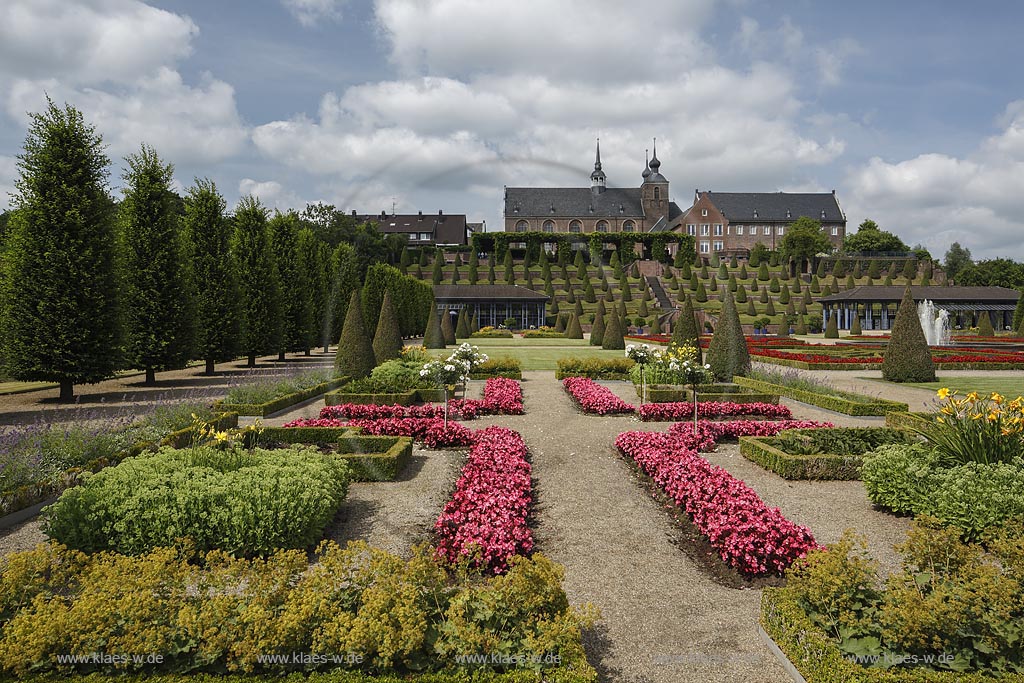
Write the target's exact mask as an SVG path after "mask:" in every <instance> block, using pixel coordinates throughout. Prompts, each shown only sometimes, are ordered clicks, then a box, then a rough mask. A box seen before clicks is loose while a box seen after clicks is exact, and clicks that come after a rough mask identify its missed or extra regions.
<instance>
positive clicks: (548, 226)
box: [516, 220, 636, 233]
mask: <svg viewBox="0 0 1024 683" xmlns="http://www.w3.org/2000/svg"><path fill="white" fill-rule="evenodd" d="M608 228H609V224H608V221H603V220H602V221H598V222H597V225H595V226H594V231H595V232H608ZM529 231H530V221H525V220H523V221H518V222H516V232H529ZM541 231H542V232H555V222H554V221H544V223H543V224H542V225H541ZM569 232H573V233H579V232H583V222H582V221H578V220H571V221H569ZM622 232H636V223H635V222H634V221H624V222H623V223H622Z"/></svg>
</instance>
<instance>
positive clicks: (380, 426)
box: [284, 417, 473, 448]
mask: <svg viewBox="0 0 1024 683" xmlns="http://www.w3.org/2000/svg"><path fill="white" fill-rule="evenodd" d="M284 426H285V427H359V428H360V429H361V430H362V432H363V433H364V434H368V435H370V436H409V437H412V438H413V439H415V440H416V441H419V442H421V443H423V444H424V445H425V446H427V447H428V448H461V447H463V446H469V445H471V444H472V443H473V432H472V431H471V430H470V429H468V428H466V427H464V426H463V425H460V424H458V423H456V422H449V423H448V425H447V426H446V425H445V423H444V420H443V419H442V418H439V417H407V418H396V417H387V418H379V419H369V420H341V419H337V418H324V417H317V418H301V419H298V420H293V421H291V422H289V423H288V424H286V425H284Z"/></svg>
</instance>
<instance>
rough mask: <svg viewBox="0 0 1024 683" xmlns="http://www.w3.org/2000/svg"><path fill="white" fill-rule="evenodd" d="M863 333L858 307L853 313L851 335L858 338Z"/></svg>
mask: <svg viewBox="0 0 1024 683" xmlns="http://www.w3.org/2000/svg"><path fill="white" fill-rule="evenodd" d="M872 263H878V261H872ZM869 277H870V276H869ZM861 332H862V330H861V326H860V307H858V308H857V310H855V311H854V313H853V322H852V323H850V334H851V335H855V336H856V335H859V334H861Z"/></svg>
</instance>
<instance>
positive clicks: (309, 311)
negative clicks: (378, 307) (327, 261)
mask: <svg viewBox="0 0 1024 683" xmlns="http://www.w3.org/2000/svg"><path fill="white" fill-rule="evenodd" d="M300 227H301V226H300V223H299V217H298V215H297V214H295V213H292V212H289V213H287V214H282V213H276V214H275V215H274V217H273V218H271V219H270V221H269V222H268V223H267V229H268V230H269V231H270V242H271V248H272V249H273V250H274V267H275V268H276V270H277V281H278V282H279V283H280V286H281V325H282V328H281V345H280V346H279V347H278V351H279V352H280V354H281V355H282V356H283V355H284V352H285V351H308V350H309V341H308V339H309V327H310V320H311V319H312V317H313V307H312V297H311V293H310V289H311V284H310V276H309V271H308V270H307V269H306V264H305V262H304V261H302V260H300V258H299V249H298V247H299V229H300ZM374 322H376V321H374Z"/></svg>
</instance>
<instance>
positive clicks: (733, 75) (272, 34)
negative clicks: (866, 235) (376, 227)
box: [0, 0, 1024, 260]
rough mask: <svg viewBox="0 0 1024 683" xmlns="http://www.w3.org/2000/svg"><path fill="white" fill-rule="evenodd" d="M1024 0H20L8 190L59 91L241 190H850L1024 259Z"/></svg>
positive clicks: (2, 57)
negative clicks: (37, 115)
mask: <svg viewBox="0 0 1024 683" xmlns="http://www.w3.org/2000/svg"><path fill="white" fill-rule="evenodd" d="M1022 25H1024V3H1019V2H1015V1H1012V0H1007V1H1003V2H1000V1H997V0H991V1H986V2H981V3H963V2H952V1H950V0H931V1H928V2H917V1H915V0H901V1H900V2H892V1H891V0H889V1H888V2H874V1H872V0H867V1H864V2H858V3H839V2H816V1H814V0H778V1H774V2H770V3H768V2H757V1H755V0H723V1H721V2H715V1H713V0H646V2H644V3H626V2H621V1H619V0H587V1H585V2H584V1H582V0H518V2H515V3H497V2H493V1H489V0H430V1H426V0H375V1H372V2H370V1H362V2H360V1H358V0H164V1H159V0H150V1H149V2H143V1H141V0H0V208H3V207H6V206H8V205H9V203H10V201H11V199H10V197H9V194H10V193H11V192H13V191H14V182H15V179H16V178H17V176H18V172H19V171H18V165H17V156H18V154H20V152H21V148H22V145H23V143H24V139H25V134H26V130H27V125H28V121H29V113H30V112H38V111H41V110H42V109H43V108H44V107H45V101H46V97H47V96H49V97H50V98H52V99H53V100H55V101H57V102H68V103H70V104H73V105H74V106H76V107H78V108H79V109H81V110H82V111H83V112H84V114H85V116H86V118H87V120H88V121H89V122H90V123H92V124H94V125H95V126H96V128H97V130H98V131H99V132H100V133H101V134H102V135H103V138H104V141H105V143H106V144H107V146H108V147H107V153H108V155H109V156H110V157H111V160H112V167H111V176H110V184H111V187H112V189H113V191H114V192H115V193H117V192H119V189H120V186H121V184H122V180H121V174H122V169H123V166H124V163H123V160H124V157H125V156H126V155H128V154H131V153H133V152H136V151H138V150H139V148H140V145H142V144H143V143H146V144H148V145H151V146H152V147H154V148H155V149H156V151H157V152H158V153H159V154H160V155H161V157H163V158H164V159H165V160H166V161H168V162H171V163H173V164H174V166H175V176H174V177H175V183H176V185H177V189H179V190H180V191H182V192H184V191H185V190H186V189H187V188H188V186H190V185H191V184H192V182H193V180H194V178H196V177H208V178H211V179H213V180H214V181H215V182H216V183H217V186H218V188H219V189H220V190H221V192H222V193H223V194H224V195H225V197H226V198H227V200H228V202H229V204H230V205H232V206H233V205H234V204H235V203H236V202H237V201H238V199H239V197H241V196H244V195H247V194H253V195H256V196H258V197H259V198H260V199H261V200H262V201H263V202H264V203H265V204H266V205H268V206H269V207H273V208H278V209H281V210H287V209H289V208H294V209H301V208H302V207H303V206H305V204H306V203H307V202H313V201H323V202H326V203H329V204H333V205H335V206H337V207H338V208H339V209H342V210H345V211H350V210H356V211H358V212H359V213H377V212H380V211H382V210H387V211H390V210H391V209H392V207H394V208H395V209H396V210H397V211H399V212H415V211H418V210H422V211H424V212H425V213H430V212H436V211H437V210H443V211H445V212H446V213H465V214H467V215H468V217H469V220H471V221H480V220H485V221H486V222H487V225H488V228H489V229H490V230H496V229H500V228H501V227H502V194H503V188H504V187H505V186H519V187H521V186H569V187H572V186H586V185H589V175H590V172H591V170H592V169H593V158H594V145H595V140H596V139H597V138H598V137H600V139H601V156H602V162H603V167H604V171H605V173H606V174H607V175H608V184H609V186H619V187H635V186H638V185H639V183H640V181H641V177H640V173H641V172H642V171H643V168H644V155H645V150H646V149H649V148H651V147H652V140H653V139H654V138H657V149H658V158H659V159H660V160H661V162H662V166H661V172H662V174H663V175H665V176H666V177H667V178H668V179H669V181H670V182H671V185H670V193H671V196H672V199H673V200H674V201H676V202H677V203H678V204H679V205H680V206H681V207H682V208H684V209H685V208H686V207H688V206H690V204H691V203H692V200H693V194H694V190H695V189H700V190H712V191H719V192H724V191H734V192H775V191H794V192H796V191H826V192H827V191H830V190H832V189H835V191H836V195H837V197H838V199H839V202H840V205H841V206H842V207H843V209H844V210H845V212H846V215H847V219H848V227H849V229H850V230H851V231H852V229H853V228H854V226H856V225H858V224H859V223H860V222H861V221H863V220H864V219H865V218H871V219H873V220H874V221H876V222H877V223H878V224H879V225H880V226H881V227H882V228H883V229H886V230H891V231H893V232H895V233H896V234H898V235H899V236H900V237H902V238H903V240H904V241H905V242H907V243H908V244H909V245H912V246H913V245H916V244H922V245H924V246H925V247H927V248H928V249H929V250H930V251H931V252H932V254H933V256H935V257H937V258H940V259H941V257H942V255H943V254H944V253H945V251H946V249H948V247H949V245H950V244H951V243H952V242H954V241H958V242H959V243H960V244H961V245H963V246H965V247H967V248H968V249H970V250H971V252H972V254H973V256H974V257H975V258H976V259H982V258H995V257H1000V256H1009V257H1012V258H1015V259H1018V260H1024V70H1022V69H1021V68H1020V65H1021V64H1022V63H1024V41H1021V40H1020V39H1019V35H1018V34H1019V30H1020V27H1021V26H1022Z"/></svg>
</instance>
